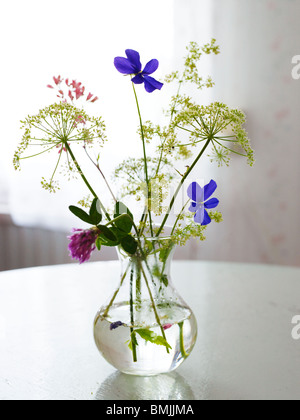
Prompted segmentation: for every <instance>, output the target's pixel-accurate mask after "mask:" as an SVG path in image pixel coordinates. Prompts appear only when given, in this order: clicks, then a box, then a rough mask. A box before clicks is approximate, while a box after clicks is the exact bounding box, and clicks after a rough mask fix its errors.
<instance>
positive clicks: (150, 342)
mask: <svg viewBox="0 0 300 420" xmlns="http://www.w3.org/2000/svg"><path fill="white" fill-rule="evenodd" d="M174 251H175V245H174V243H173V242H172V241H171V239H170V238H160V239H155V240H154V239H152V238H151V239H144V240H143V241H141V242H140V246H139V247H138V250H137V252H136V254H135V255H131V256H130V255H128V254H126V253H125V252H124V251H123V250H122V249H119V250H118V254H119V259H120V262H121V280H120V283H119V286H118V288H117V290H116V291H115V292H114V294H113V296H112V298H111V299H110V301H109V302H108V304H106V305H105V306H103V307H102V308H101V309H100V310H99V311H98V312H97V314H96V317H95V321H94V338H95V343H96V345H97V347H98V349H99V351H100V353H101V354H102V355H103V357H104V358H105V359H106V360H107V361H108V362H109V363H110V364H111V365H113V366H114V367H115V368H116V369H118V370H119V371H121V372H123V373H127V374H131V375H141V376H151V375H158V374H160V373H167V372H171V371H173V370H174V369H176V368H177V367H178V366H179V365H180V364H181V363H182V362H183V361H184V360H185V359H186V358H187V357H188V356H189V355H190V353H191V351H192V349H193V347H194V345H195V342H196V338H197V323H196V319H195V316H194V314H193V312H192V310H191V309H190V308H189V306H188V305H187V304H186V303H185V302H184V301H183V299H182V298H181V297H180V296H179V294H178V293H177V291H176V290H175V288H174V287H173V285H172V281H171V277H170V267H171V261H172V258H173V255H174Z"/></svg>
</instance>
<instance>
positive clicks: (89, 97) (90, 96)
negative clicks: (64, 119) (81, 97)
mask: <svg viewBox="0 0 300 420" xmlns="http://www.w3.org/2000/svg"><path fill="white" fill-rule="evenodd" d="M93 96H94V95H93V94H92V93H89V94H88V96H87V98H86V100H87V101H89V100H90V99H92V97H93Z"/></svg>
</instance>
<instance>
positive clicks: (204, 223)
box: [201, 210, 211, 226]
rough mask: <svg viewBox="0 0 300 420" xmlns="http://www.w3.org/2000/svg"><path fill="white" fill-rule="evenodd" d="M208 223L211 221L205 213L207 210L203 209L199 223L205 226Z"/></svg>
mask: <svg viewBox="0 0 300 420" xmlns="http://www.w3.org/2000/svg"><path fill="white" fill-rule="evenodd" d="M210 223H211V218H210V217H209V214H208V213H207V211H206V210H204V217H203V220H202V223H201V225H202V226H206V225H209V224H210Z"/></svg>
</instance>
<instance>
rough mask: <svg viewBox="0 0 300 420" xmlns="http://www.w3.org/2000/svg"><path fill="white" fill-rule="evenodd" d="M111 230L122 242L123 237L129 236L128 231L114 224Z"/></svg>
mask: <svg viewBox="0 0 300 420" xmlns="http://www.w3.org/2000/svg"><path fill="white" fill-rule="evenodd" d="M110 231H111V232H113V234H114V235H115V237H116V238H117V240H118V241H119V242H121V239H122V238H125V236H128V233H126V232H124V231H123V230H120V229H118V228H117V227H115V226H112V227H111V228H110Z"/></svg>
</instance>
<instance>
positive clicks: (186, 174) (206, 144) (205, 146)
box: [156, 137, 211, 237]
mask: <svg viewBox="0 0 300 420" xmlns="http://www.w3.org/2000/svg"><path fill="white" fill-rule="evenodd" d="M210 142H211V137H209V138H208V139H207V142H206V143H205V145H204V147H203V149H202V150H201V152H200V153H199V155H198V156H197V158H196V159H195V161H194V162H193V164H192V165H191V166H190V168H189V169H188V170H187V171H186V173H185V174H184V176H183V177H182V179H181V181H180V183H179V185H178V187H177V190H176V191H175V193H174V195H173V197H172V199H171V202H170V205H169V208H168V211H167V213H166V215H165V217H164V220H163V221H162V224H161V226H160V228H159V230H158V232H157V234H156V236H157V237H158V236H159V235H160V233H161V231H162V230H163V228H164V226H165V224H166V221H167V220H168V217H169V215H170V212H171V210H172V208H173V206H174V203H175V200H176V197H177V195H178V193H179V191H180V190H181V187H182V186H183V184H184V182H185V180H186V179H187V177H188V176H189V174H190V173H191V172H192V170H193V169H194V167H195V166H196V165H197V163H198V161H199V160H200V158H201V157H202V155H203V153H204V152H205V150H206V149H207V147H208V146H209V144H210Z"/></svg>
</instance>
